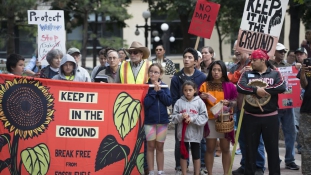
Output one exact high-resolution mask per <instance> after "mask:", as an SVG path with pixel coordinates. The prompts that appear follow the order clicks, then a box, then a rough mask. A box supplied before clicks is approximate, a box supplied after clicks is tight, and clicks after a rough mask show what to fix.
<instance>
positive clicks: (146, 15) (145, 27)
mask: <svg viewBox="0 0 311 175" xmlns="http://www.w3.org/2000/svg"><path fill="white" fill-rule="evenodd" d="M142 15H143V18H145V25H143V26H139V25H137V24H136V30H135V35H137V36H138V35H139V34H140V32H139V30H138V28H144V29H145V46H146V47H148V32H149V31H150V30H151V26H149V25H148V18H150V16H151V14H150V12H149V11H144V12H143V14H142Z"/></svg>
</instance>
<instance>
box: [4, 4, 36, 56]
mask: <svg viewBox="0 0 311 175" xmlns="http://www.w3.org/2000/svg"><path fill="white" fill-rule="evenodd" d="M39 1H40V0H39ZM39 1H37V0H2V1H1V5H0V18H1V20H3V21H6V29H7V31H6V32H1V38H5V40H2V41H1V42H0V46H1V45H2V46H3V44H4V43H3V42H5V43H6V44H7V53H8V54H10V53H14V52H15V36H14V27H15V26H16V25H17V23H16V21H18V22H19V23H21V24H27V20H26V19H27V10H29V9H34V8H35V7H36V6H37V4H36V3H37V2H39Z"/></svg>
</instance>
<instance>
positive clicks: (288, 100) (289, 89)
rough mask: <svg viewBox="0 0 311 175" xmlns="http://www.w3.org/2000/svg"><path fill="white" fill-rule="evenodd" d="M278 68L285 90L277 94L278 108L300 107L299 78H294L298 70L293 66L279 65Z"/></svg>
mask: <svg viewBox="0 0 311 175" xmlns="http://www.w3.org/2000/svg"><path fill="white" fill-rule="evenodd" d="M278 70H279V71H280V72H281V74H282V76H283V78H284V81H285V83H286V91H285V92H284V93H282V94H279V101H278V104H279V108H280V109H286V108H296V107H300V106H301V104H302V99H301V98H300V93H301V88H300V80H299V79H298V78H296V75H297V73H298V70H297V69H296V67H295V66H289V67H279V68H278Z"/></svg>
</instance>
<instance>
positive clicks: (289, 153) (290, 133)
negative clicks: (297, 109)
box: [278, 108, 296, 164]
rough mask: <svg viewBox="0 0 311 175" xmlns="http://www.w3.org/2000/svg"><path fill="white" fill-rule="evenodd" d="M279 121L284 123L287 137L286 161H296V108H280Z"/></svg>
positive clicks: (284, 132) (287, 162)
mask: <svg viewBox="0 0 311 175" xmlns="http://www.w3.org/2000/svg"><path fill="white" fill-rule="evenodd" d="M278 117H279V122H280V124H281V125H282V130H283V134H284V138H285V148H286V152H285V163H286V164H289V163H292V162H295V141H296V126H295V117H294V109H293V108H289V109H279V110H278Z"/></svg>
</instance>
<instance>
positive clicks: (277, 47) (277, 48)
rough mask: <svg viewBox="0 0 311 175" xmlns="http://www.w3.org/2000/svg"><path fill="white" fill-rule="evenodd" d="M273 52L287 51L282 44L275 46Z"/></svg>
mask: <svg viewBox="0 0 311 175" xmlns="http://www.w3.org/2000/svg"><path fill="white" fill-rule="evenodd" d="M275 50H285V51H287V50H288V49H286V47H285V46H284V45H283V44H281V43H278V44H277V45H276V49H275Z"/></svg>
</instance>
